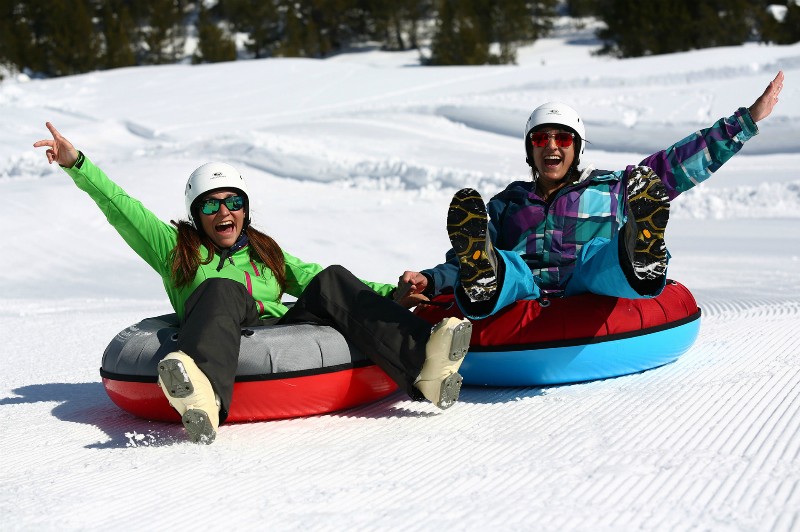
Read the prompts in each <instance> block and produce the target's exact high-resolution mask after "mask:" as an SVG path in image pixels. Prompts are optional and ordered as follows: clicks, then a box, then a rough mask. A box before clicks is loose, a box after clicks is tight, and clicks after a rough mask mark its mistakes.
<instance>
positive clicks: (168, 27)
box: [139, 0, 186, 65]
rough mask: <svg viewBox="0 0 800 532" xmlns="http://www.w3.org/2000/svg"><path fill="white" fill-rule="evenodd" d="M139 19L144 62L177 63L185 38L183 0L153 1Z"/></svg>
mask: <svg viewBox="0 0 800 532" xmlns="http://www.w3.org/2000/svg"><path fill="white" fill-rule="evenodd" d="M144 17H145V18H144V20H142V21H140V23H139V28H140V32H141V37H142V41H143V43H144V49H143V50H142V56H143V57H142V63H144V64H151V65H160V64H164V63H174V62H175V61H177V60H178V59H180V58H181V57H182V56H183V48H184V44H185V41H186V35H185V30H184V27H183V1H182V0H150V1H149V2H146V3H145V15H144Z"/></svg>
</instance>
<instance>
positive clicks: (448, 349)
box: [414, 318, 472, 410]
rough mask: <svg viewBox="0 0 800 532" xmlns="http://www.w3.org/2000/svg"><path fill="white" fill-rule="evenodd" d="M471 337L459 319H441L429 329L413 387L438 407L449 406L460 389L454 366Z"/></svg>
mask: <svg viewBox="0 0 800 532" xmlns="http://www.w3.org/2000/svg"><path fill="white" fill-rule="evenodd" d="M471 338H472V324H471V323H470V322H469V321H468V320H462V319H459V318H445V319H443V320H442V321H440V322H439V323H438V324H437V325H436V326H435V327H433V329H431V337H430V338H429V339H428V343H427V344H426V345H425V363H424V364H423V365H422V370H421V371H420V373H419V376H418V377H417V380H416V382H414V386H416V387H417V389H418V390H419V391H421V392H422V394H423V395H424V396H425V398H426V399H428V400H429V401H430V402H432V403H433V404H435V405H436V406H438V407H439V408H441V409H443V410H444V409H445V408H450V407H451V406H453V404H455V402H456V401H457V400H458V394H459V393H460V392H461V382H462V380H463V379H462V378H461V375H459V373H458V368H459V367H461V363H462V362H463V361H464V356H465V355H466V354H467V350H469V342H470V339H471Z"/></svg>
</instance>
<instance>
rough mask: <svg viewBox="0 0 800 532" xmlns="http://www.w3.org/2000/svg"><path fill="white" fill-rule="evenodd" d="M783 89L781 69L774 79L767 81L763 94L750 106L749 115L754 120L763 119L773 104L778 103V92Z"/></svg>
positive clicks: (770, 110)
mask: <svg viewBox="0 0 800 532" xmlns="http://www.w3.org/2000/svg"><path fill="white" fill-rule="evenodd" d="M781 89H783V71H779V72H778V75H777V76H775V79H773V80H772V81H770V82H769V85H767V88H766V89H765V90H764V94H762V95H761V96H759V97H758V99H757V100H756V101H755V103H753V105H751V106H750V116H752V117H753V120H754V121H755V122H758V121H759V120H763V119H765V118H766V117H768V116H769V114H770V113H771V112H772V109H773V108H774V107H775V104H776V103H778V94H780V93H781Z"/></svg>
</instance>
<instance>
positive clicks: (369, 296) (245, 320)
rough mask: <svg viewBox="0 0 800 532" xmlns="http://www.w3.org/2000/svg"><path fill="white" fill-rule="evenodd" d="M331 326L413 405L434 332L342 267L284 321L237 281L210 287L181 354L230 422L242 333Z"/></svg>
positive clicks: (199, 300)
mask: <svg viewBox="0 0 800 532" xmlns="http://www.w3.org/2000/svg"><path fill="white" fill-rule="evenodd" d="M276 323H277V324H291V323H316V324H319V325H329V326H331V327H333V328H335V329H336V330H338V331H339V332H340V333H342V335H343V336H344V337H345V339H346V340H347V341H348V342H350V343H351V344H352V345H354V346H355V347H356V348H358V349H359V350H360V351H361V352H362V353H364V354H365V355H366V356H367V357H369V358H370V359H371V360H372V361H373V362H375V363H376V364H377V365H378V366H379V367H380V368H381V369H382V370H384V371H385V372H386V373H387V374H388V375H389V377H391V378H392V380H394V381H395V382H396V383H397V384H398V385H399V386H400V387H401V388H402V389H404V390H405V391H406V393H407V394H408V395H409V396H410V397H412V398H413V399H421V398H422V394H421V393H420V392H419V390H417V389H416V388H415V387H414V386H413V384H414V380H415V379H416V377H417V376H418V375H419V372H420V370H421V369H422V364H423V363H424V362H425V345H426V343H427V342H428V338H429V337H430V334H431V325H430V324H429V323H428V322H426V321H425V320H423V319H422V318H419V317H418V316H416V315H415V314H413V313H411V312H409V311H408V310H406V309H405V308H403V307H401V306H400V305H398V304H397V303H395V302H394V301H392V300H391V299H389V298H386V297H383V296H381V295H380V294H378V293H376V292H375V291H374V290H372V289H371V288H370V287H368V286H367V285H365V284H364V283H363V282H361V281H360V280H359V279H358V278H357V277H355V276H354V275H353V274H352V273H350V272H349V271H348V270H346V269H345V268H343V267H342V266H330V267H328V268H326V269H324V270H323V271H321V272H320V273H319V274H318V275H317V276H316V277H314V279H313V280H312V281H311V283H309V285H308V286H307V287H306V289H305V290H304V291H303V293H302V294H301V295H300V297H299V298H298V299H297V302H296V303H295V304H294V305H293V306H292V307H290V309H289V312H287V313H286V314H285V315H284V316H283V317H282V318H279V319H277V318H273V319H267V320H262V319H260V318H259V316H258V312H257V311H256V305H255V301H254V300H253V298H252V296H250V294H248V293H247V290H246V288H245V287H244V286H243V285H242V284H241V283H238V282H236V281H232V280H229V279H209V280H207V281H205V282H203V283H202V284H201V285H200V286H198V287H197V289H196V290H195V291H194V292H193V293H192V295H191V296H190V297H189V298H188V299H187V301H186V305H185V316H184V319H183V321H182V323H181V328H180V333H179V335H178V349H180V350H181V351H183V352H184V353H186V354H187V355H189V356H190V357H192V359H194V361H195V362H196V363H197V365H198V367H199V368H200V369H201V370H202V371H203V373H205V374H206V376H208V378H209V380H210V381H211V385H212V386H213V388H214V391H215V392H216V393H217V395H219V397H220V400H221V402H222V407H221V409H220V422H223V421H224V420H225V418H226V417H227V416H228V410H229V408H230V404H231V399H232V397H233V382H234V379H235V377H236V368H237V365H238V359H239V346H240V343H241V329H242V327H254V326H259V325H269V324H276Z"/></svg>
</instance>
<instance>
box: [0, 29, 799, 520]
mask: <svg viewBox="0 0 800 532" xmlns="http://www.w3.org/2000/svg"><path fill="white" fill-rule="evenodd" d="M592 50H593V45H592V43H591V41H585V40H581V39H578V38H575V35H564V36H559V37H557V38H552V39H545V40H541V41H538V42H537V43H536V44H535V45H534V46H532V47H530V48H527V49H524V50H522V51H521V52H520V56H519V60H520V65H519V66H497V67H447V68H422V67H418V66H413V65H414V56H413V55H412V54H406V55H403V54H385V53H381V52H374V51H372V52H365V53H361V54H345V55H340V56H337V57H335V58H332V59H329V60H324V61H319V60H301V59H277V60H264V61H243V62H235V63H227V64H217V65H204V66H186V65H183V66H160V67H140V68H132V69H121V70H115V71H107V72H102V73H92V74H86V75H81V76H74V77H67V78H59V79H53V80H41V81H15V80H6V81H5V82H3V83H1V84H0V116H2V122H3V125H4V127H3V128H2V130H1V131H0V159H2V161H3V162H4V164H3V165H2V166H1V167H0V195H2V197H3V199H4V202H3V206H4V208H3V209H2V211H0V222H2V226H3V227H4V230H3V237H2V239H3V244H4V245H3V248H4V250H5V252H4V254H3V258H4V265H5V267H4V268H2V269H0V288H2V291H1V293H0V336H1V337H2V339H3V351H2V353H3V357H2V359H3V366H2V367H3V375H4V379H3V384H2V386H0V429H1V430H2V434H3V438H2V442H0V456H2V458H0V462H1V463H2V465H3V467H2V468H0V515H2V522H3V526H2V528H3V529H4V530H55V529H58V530H64V529H69V530H78V529H80V530H99V529H107V528H109V527H111V526H114V525H116V526H122V527H123V528H125V529H148V530H149V529H153V530H155V529H163V528H166V527H176V526H180V527H186V528H192V527H197V528H202V529H210V528H223V527H225V528H239V529H263V528H270V529H314V530H318V529H325V530H340V529H345V528H355V529H378V528H388V529H395V530H399V529H403V530H433V529H459V530H460V529H475V530H477V529H487V528H503V529H518V530H565V529H568V530H632V529H640V528H645V529H659V530H666V529H670V530H671V529H678V530H686V529H711V530H742V529H745V530H773V529H774V530H792V529H797V528H798V527H800V520H799V519H800V513H799V512H800V490H798V483H800V468H798V463H800V462H798V453H799V452H800V448H799V447H798V446H799V445H800V444H799V443H798V442H800V437H798V436H800V432H798V431H799V430H800V412H798V410H800V397H799V396H798V389H800V333H798V327H797V326H798V324H799V323H800V273H798V269H799V268H800V171H798V168H800V140H798V139H800V75H799V74H800V45H793V46H785V47H777V46H758V45H747V46H743V47H737V48H719V49H710V50H702V51H697V52H692V53H686V54H676V55H669V56H657V57H650V58H642V59H632V60H624V61H617V60H612V59H609V58H599V57H595V56H593V55H592V54H591V52H592ZM778 70H783V71H784V72H785V73H786V82H785V89H784V91H783V93H782V96H781V102H780V103H779V104H778V107H777V108H776V110H775V112H774V113H773V115H772V116H770V117H769V118H768V119H767V120H765V121H764V122H763V123H761V124H760V127H761V133H760V134H759V135H758V136H757V137H756V138H754V139H753V140H752V141H750V142H748V143H747V145H746V146H745V148H744V149H743V151H742V153H741V154H740V155H737V156H736V157H735V158H734V159H733V160H732V161H731V162H730V163H728V164H727V165H726V166H725V167H723V168H722V169H721V170H720V171H719V172H718V175H716V176H714V178H712V180H711V181H710V182H708V183H707V184H704V185H703V186H701V187H699V188H697V189H695V190H692V191H690V192H688V193H686V194H685V195H683V196H681V197H680V198H678V199H677V200H676V201H675V204H674V209H673V213H674V214H673V216H672V220H671V222H670V226H669V228H668V231H667V243H668V245H669V247H670V250H671V252H672V255H673V261H672V263H671V267H670V276H671V277H673V278H675V279H678V280H680V281H681V282H683V283H684V284H685V285H687V286H688V287H689V288H690V289H691V290H692V291H693V293H694V294H695V296H696V297H697V299H698V302H699V304H700V306H701V307H702V308H703V312H704V317H703V326H702V329H701V333H700V338H699V339H698V342H697V343H696V344H695V346H694V347H693V348H692V349H691V350H690V351H689V352H688V353H687V354H686V355H684V356H683V357H682V358H681V359H679V360H678V361H677V362H676V363H674V364H671V365H669V366H666V367H663V368H659V369H656V370H652V371H649V372H645V373H643V374H639V375H631V376H627V377H622V378H617V379H610V380H607V381H601V382H593V383H588V384H580V385H572V386H558V387H550V388H496V389H494V388H487V389H483V388H465V390H464V391H463V392H462V400H461V401H460V402H459V403H458V404H457V405H456V406H455V407H453V408H452V409H450V410H448V411H446V412H440V411H437V410H436V409H435V408H434V407H432V406H430V405H426V404H422V403H414V402H411V401H408V400H406V398H405V397H403V396H402V395H394V396H392V397H390V398H388V399H386V400H383V401H381V402H379V403H376V404H373V405H369V406H366V407H362V408H358V409H354V410H352V411H346V412H341V413H337V414H333V415H327V416H319V417H313V418H307V419H295V420H287V421H279V422H270V423H254V424H239V425H228V426H223V427H222V429H221V430H220V434H219V436H218V438H217V441H216V442H215V443H214V444H213V445H212V446H209V447H200V446H195V445H192V444H189V443H186V442H184V438H183V436H182V434H181V433H182V428H181V427H180V426H173V425H167V424H161V423H151V422H147V421H143V420H138V419H134V418H132V417H131V416H129V415H128V414H126V413H124V412H122V411H121V410H119V409H118V408H117V407H115V406H114V405H113V404H112V403H111V402H110V401H109V400H108V398H107V397H106V395H105V392H104V390H103V387H102V384H100V379H99V375H98V371H97V368H98V367H99V365H100V357H101V354H102V352H103V349H104V348H105V345H106V344H107V343H108V341H109V340H110V339H111V338H112V337H113V336H114V334H116V333H117V332H118V331H119V330H121V329H123V328H124V327H126V326H127V325H129V324H131V323H134V322H136V321H138V320H139V319H141V318H143V317H145V316H151V315H156V314H159V313H163V312H167V311H169V306H168V302H167V300H166V297H165V296H164V294H163V288H162V287H161V285H160V281H159V279H158V278H157V277H156V276H155V275H154V274H153V273H152V272H151V271H150V270H149V269H148V268H147V267H146V266H145V265H144V264H142V263H141V261H140V260H139V259H138V258H137V257H136V256H135V254H134V253H133V252H132V251H130V250H129V249H128V248H127V247H126V246H125V245H124V243H123V242H122V241H121V240H120V239H119V237H118V235H117V234H116V233H115V232H114V231H113V230H112V229H111V228H110V227H109V226H108V224H107V222H106V221H105V219H104V218H103V216H102V215H101V214H100V213H99V212H98V211H97V209H96V207H95V206H94V204H93V203H92V202H91V201H90V200H89V199H88V197H86V196H85V194H83V193H82V192H80V191H79V190H77V189H76V188H75V186H74V185H73V184H72V183H71V181H70V180H69V178H68V177H67V176H66V175H65V174H63V172H61V171H60V170H59V169H58V168H54V167H51V166H49V165H48V164H47V162H46V160H45V157H44V154H43V153H42V152H36V151H35V150H34V149H33V148H32V147H31V145H32V144H33V142H34V141H36V140H39V139H40V138H45V137H46V133H47V131H46V129H45V128H44V122H45V121H47V120H49V121H52V122H53V123H54V124H55V125H56V127H58V128H59V129H60V130H61V132H62V133H63V134H64V135H65V136H67V138H69V139H70V140H71V141H72V142H73V143H74V144H75V145H76V146H77V147H78V148H79V149H81V150H83V151H84V152H85V153H86V154H87V156H89V157H90V158H91V159H92V160H93V161H95V162H96V163H98V164H99V165H100V166H101V167H102V168H103V169H105V170H106V172H107V173H108V174H109V175H110V176H111V177H112V178H113V179H115V180H116V181H117V182H118V183H119V184H120V185H121V186H122V187H123V188H125V189H126V190H127V191H128V192H129V193H130V194H132V195H133V196H135V197H137V198H139V199H140V200H142V202H143V203H144V204H145V205H147V206H148V207H149V208H150V209H151V210H153V211H154V212H156V213H157V214H158V215H159V216H161V217H162V218H163V219H167V220H168V219H178V218H180V217H182V216H184V214H183V197H182V194H183V186H184V183H185V180H186V177H187V176H188V175H189V173H190V172H191V171H192V170H193V169H194V168H196V167H197V166H199V165H200V164H202V163H204V162H206V161H209V160H224V161H227V162H230V163H232V164H234V165H236V166H237V167H239V168H240V170H241V171H242V173H243V174H244V175H245V177H246V178H247V179H248V185H249V187H250V189H251V191H252V196H253V203H252V206H253V214H252V216H253V219H254V223H255V225H257V226H258V227H260V228H262V229H264V230H266V231H267V232H268V233H270V234H272V235H273V236H274V237H275V238H276V239H277V240H278V242H279V243H280V244H281V245H282V246H283V247H285V248H286V249H287V251H289V252H290V253H292V254H294V255H297V256H299V257H301V258H302V259H304V260H307V261H315V262H319V263H322V264H334V263H340V264H344V265H345V266H347V267H349V268H351V269H352V270H353V271H354V272H356V273H357V274H358V275H360V276H361V277H364V278H369V279H372V280H376V281H389V282H391V281H393V280H395V279H396V278H397V276H398V275H399V274H400V273H402V271H403V270H405V269H419V268H424V267H428V266H432V265H434V264H436V263H437V262H439V261H440V260H441V259H442V257H443V254H444V251H445V250H446V248H447V247H448V242H447V237H446V234H445V230H444V218H445V212H446V207H447V204H448V202H449V200H450V197H451V195H452V193H453V192H454V191H455V190H456V189H458V188H460V187H462V186H473V187H476V188H479V189H480V190H481V191H482V192H484V193H485V194H487V195H489V194H491V193H493V192H496V191H497V190H499V189H501V188H502V187H503V186H504V184H505V183H507V182H509V181H512V180H517V179H524V178H525V177H526V175H527V167H526V165H525V161H524V151H523V148H522V138H521V136H522V128H523V125H524V123H525V120H526V118H527V116H528V114H529V113H530V111H531V110H532V109H533V108H534V107H535V106H537V105H538V104H540V103H542V102H545V101H548V100H553V99H558V100H562V101H565V102H567V103H569V104H571V105H573V106H574V107H576V108H577V109H578V110H579V112H581V113H582V115H583V117H584V119H585V121H586V123H587V138H588V141H589V144H588V146H587V151H586V155H585V156H584V163H590V162H591V163H594V164H595V166H597V167H604V168H613V169H616V168H621V167H623V166H624V165H626V164H630V163H635V162H638V161H639V160H640V159H641V158H643V157H644V156H646V155H648V154H649V153H651V152H653V151H655V150H657V149H660V148H663V147H666V146H667V145H669V144H670V143H672V142H674V141H676V140H678V139H680V138H681V137H683V136H684V135H685V134H688V133H690V132H691V131H694V130H696V129H699V128H701V127H704V126H707V125H710V124H711V123H712V122H713V121H714V120H716V119H718V118H720V117H722V116H727V115H730V114H731V113H732V112H733V111H734V110H735V109H736V108H737V107H740V106H747V105H750V104H751V103H752V102H753V101H754V100H755V98H756V97H757V96H758V95H759V94H760V93H761V91H762V90H763V89H764V87H765V86H766V84H767V83H768V82H769V81H770V80H771V79H772V77H774V75H775V73H776V72H777V71H778Z"/></svg>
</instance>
